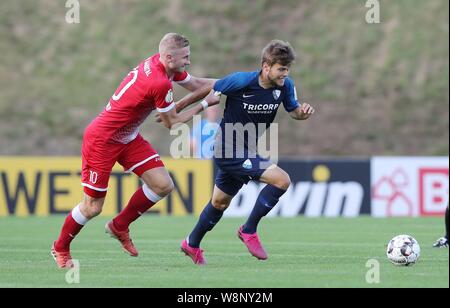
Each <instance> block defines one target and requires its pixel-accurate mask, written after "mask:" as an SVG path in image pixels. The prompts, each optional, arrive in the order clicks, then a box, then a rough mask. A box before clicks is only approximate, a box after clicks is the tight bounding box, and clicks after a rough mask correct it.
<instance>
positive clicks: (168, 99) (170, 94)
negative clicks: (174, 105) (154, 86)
mask: <svg viewBox="0 0 450 308" xmlns="http://www.w3.org/2000/svg"><path fill="white" fill-rule="evenodd" d="M172 101H173V91H172V89H170V90H169V91H168V92H167V94H166V103H171V102H172Z"/></svg>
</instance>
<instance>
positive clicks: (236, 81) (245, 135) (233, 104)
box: [214, 71, 300, 159]
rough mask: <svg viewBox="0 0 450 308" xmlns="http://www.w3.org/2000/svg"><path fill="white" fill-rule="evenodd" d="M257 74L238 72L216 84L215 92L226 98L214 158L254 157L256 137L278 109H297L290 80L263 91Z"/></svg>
mask: <svg viewBox="0 0 450 308" xmlns="http://www.w3.org/2000/svg"><path fill="white" fill-rule="evenodd" d="M259 73H260V72H258V71H256V72H237V73H233V74H230V75H228V76H226V77H225V78H223V79H220V80H218V81H217V82H216V83H215V85H214V90H215V91H219V92H221V93H223V94H225V95H226V96H227V99H226V105H225V110H224V116H223V119H222V122H221V123H220V128H221V129H220V130H219V132H218V136H217V140H216V144H215V153H214V156H215V158H219V159H220V158H243V159H246V158H248V157H255V156H256V155H257V154H256V153H257V149H256V148H257V142H258V138H259V137H260V136H261V135H262V134H263V133H264V132H265V130H266V129H267V128H268V127H269V126H270V125H271V123H272V122H273V121H274V119H275V116H276V114H277V111H278V107H279V106H280V105H281V104H283V106H284V109H285V110H286V111H287V112H291V111H293V110H295V109H296V108H297V107H298V106H300V104H299V102H298V100H297V93H296V90H295V86H294V83H293V81H292V80H291V79H289V78H286V79H285V82H284V85H283V86H281V87H273V88H269V89H264V88H262V87H261V86H260V85H259ZM231 129H233V130H231ZM230 132H231V134H230Z"/></svg>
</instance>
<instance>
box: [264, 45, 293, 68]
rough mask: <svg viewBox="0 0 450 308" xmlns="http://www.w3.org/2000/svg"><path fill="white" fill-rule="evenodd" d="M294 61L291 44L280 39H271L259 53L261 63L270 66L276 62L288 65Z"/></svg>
mask: <svg viewBox="0 0 450 308" xmlns="http://www.w3.org/2000/svg"><path fill="white" fill-rule="evenodd" d="M294 61H295V52H294V49H293V48H292V46H291V44H289V43H288V42H284V41H280V40H272V41H271V42H270V43H269V44H267V45H266V47H264V49H263V51H262V54H261V64H264V63H267V64H268V65H269V66H272V65H274V64H276V63H278V64H280V65H283V66H289V65H291V64H292V62H294Z"/></svg>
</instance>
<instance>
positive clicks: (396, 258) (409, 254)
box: [386, 234, 420, 266]
mask: <svg viewBox="0 0 450 308" xmlns="http://www.w3.org/2000/svg"><path fill="white" fill-rule="evenodd" d="M386 255H387V257H388V259H389V261H391V263H392V264H394V265H400V266H408V265H413V264H415V263H416V262H417V260H418V259H419V257H420V246H419V243H418V242H417V241H416V239H415V238H413V237H412V236H411V235H406V234H401V235H397V236H395V237H393V238H392V240H390V241H389V243H388V245H387V250H386Z"/></svg>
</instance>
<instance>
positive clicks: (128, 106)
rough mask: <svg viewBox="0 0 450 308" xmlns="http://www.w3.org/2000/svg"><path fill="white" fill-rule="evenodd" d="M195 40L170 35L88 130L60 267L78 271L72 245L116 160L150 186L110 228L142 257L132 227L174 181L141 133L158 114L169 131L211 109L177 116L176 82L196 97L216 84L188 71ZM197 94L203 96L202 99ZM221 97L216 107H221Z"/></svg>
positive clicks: (94, 211)
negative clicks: (79, 190) (80, 190)
mask: <svg viewBox="0 0 450 308" xmlns="http://www.w3.org/2000/svg"><path fill="white" fill-rule="evenodd" d="M189 55H190V49H189V41H188V40H187V39H186V38H185V37H184V36H182V35H179V34H176V33H168V34H166V35H165V36H164V37H163V38H162V40H161V42H160V44H159V53H157V54H155V55H153V56H151V57H149V58H148V59H146V60H144V61H143V62H142V63H140V64H139V66H137V67H136V68H135V69H133V70H132V71H131V72H130V73H129V74H128V75H127V76H126V77H125V78H124V79H123V81H122V83H121V84H120V85H119V87H118V88H117V90H116V91H115V92H114V94H113V96H112V97H111V99H110V100H109V103H108V104H107V105H106V107H105V109H104V110H103V112H101V113H100V115H98V116H97V117H96V118H95V119H94V120H93V121H92V122H91V123H90V124H89V126H88V127H87V128H86V130H85V132H84V136H83V144H82V186H83V187H84V200H83V201H82V202H81V203H80V204H78V205H77V206H76V207H75V208H74V209H73V210H72V211H71V212H70V213H69V215H68V216H67V218H66V220H65V222H64V225H63V227H62V230H61V233H60V235H59V238H58V239H57V240H56V241H55V242H54V243H53V246H52V248H51V254H52V256H53V257H54V259H55V261H56V264H57V265H58V267H60V268H65V267H72V266H73V263H72V257H71V255H70V243H71V241H72V240H73V239H74V237H75V236H76V235H77V234H78V233H79V232H80V230H81V229H82V228H83V226H84V225H85V224H86V223H87V222H88V221H89V220H90V219H92V218H93V217H95V216H97V215H99V214H100V212H101V211H102V206H103V203H104V200H105V196H106V192H107V188H108V180H109V177H110V174H111V170H112V168H113V166H114V164H115V163H116V162H118V163H119V164H121V165H122V166H123V167H124V170H125V171H126V172H133V173H135V174H136V175H137V176H139V177H140V178H141V179H142V181H143V182H144V185H143V186H142V187H141V188H139V189H138V190H137V191H136V192H135V193H134V195H133V196H132V197H131V199H130V201H129V202H128V205H127V206H126V207H125V208H124V209H123V210H122V211H121V212H120V213H119V214H118V215H117V216H116V217H115V218H114V219H113V220H111V221H110V222H108V223H107V224H106V226H105V231H106V232H107V233H109V234H110V235H111V236H112V237H114V238H116V239H117V240H118V241H119V242H120V243H121V245H122V248H123V249H124V251H125V252H127V253H128V254H129V255H131V256H137V255H138V251H137V250H136V248H135V246H134V245H133V242H132V241H131V239H130V236H129V229H128V226H129V225H130V224H131V223H132V222H133V221H135V220H136V219H137V218H139V216H141V215H142V214H143V213H145V212H146V211H147V210H148V209H149V208H151V207H152V206H153V205H154V204H155V203H157V202H158V201H159V200H161V199H162V198H164V197H165V196H166V195H168V194H169V193H170V192H171V191H172V189H173V187H174V186H173V182H172V179H171V178H170V176H169V173H168V172H167V170H166V169H165V167H164V164H163V162H162V161H161V159H160V157H159V155H158V153H157V152H156V151H155V149H154V148H153V147H152V145H151V144H150V143H148V142H147V141H146V140H144V138H143V137H142V136H141V135H140V134H139V126H140V125H141V124H142V123H143V122H144V121H145V119H146V118H147V117H148V116H149V115H150V113H151V112H152V111H153V110H155V109H156V110H157V111H158V112H159V117H160V119H161V121H162V122H163V124H164V125H165V126H166V127H167V128H169V129H170V128H171V127H172V125H174V124H176V123H184V122H187V121H189V120H190V119H191V118H192V117H193V116H194V115H195V114H198V113H200V112H201V111H202V110H203V109H205V108H207V107H208V103H207V102H206V101H203V102H202V103H201V104H197V105H196V106H194V108H191V109H189V110H187V111H184V112H182V113H177V111H176V109H177V108H175V107H176V104H175V103H174V101H173V90H172V81H175V82H177V83H178V84H180V85H181V86H182V87H184V88H186V89H187V90H189V91H191V92H194V93H193V94H191V95H192V97H191V99H193V100H196V99H197V98H201V97H204V96H205V95H206V94H207V93H208V92H209V91H210V89H211V87H212V85H213V83H214V80H213V79H206V78H196V77H194V76H191V75H189V74H188V72H187V71H186V70H185V69H186V66H187V65H189V64H190V60H189ZM196 95H197V96H198V97H196ZM218 102H219V98H217V99H215V101H214V102H212V101H211V102H210V105H214V104H217V103H218Z"/></svg>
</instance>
